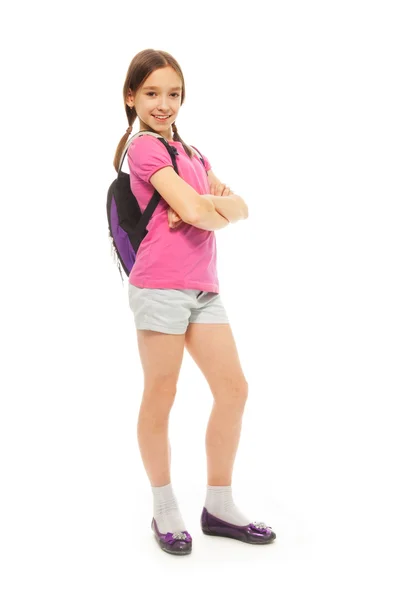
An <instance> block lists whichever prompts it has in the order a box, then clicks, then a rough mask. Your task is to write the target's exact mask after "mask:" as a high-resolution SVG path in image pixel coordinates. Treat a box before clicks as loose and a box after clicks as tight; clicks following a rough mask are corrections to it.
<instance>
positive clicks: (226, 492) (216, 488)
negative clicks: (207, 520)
mask: <svg viewBox="0 0 400 600" xmlns="http://www.w3.org/2000/svg"><path fill="white" fill-rule="evenodd" d="M204 506H205V507H206V509H207V511H208V512H209V513H210V514H212V515H214V517H218V518H219V519H222V520H223V521H227V523H232V525H248V524H249V523H251V519H249V518H248V517H247V516H246V515H244V514H243V513H242V512H240V510H239V509H238V508H237V506H236V505H235V503H234V501H233V498H232V487H231V486H230V485H208V486H207V496H206V501H205V503H204Z"/></svg>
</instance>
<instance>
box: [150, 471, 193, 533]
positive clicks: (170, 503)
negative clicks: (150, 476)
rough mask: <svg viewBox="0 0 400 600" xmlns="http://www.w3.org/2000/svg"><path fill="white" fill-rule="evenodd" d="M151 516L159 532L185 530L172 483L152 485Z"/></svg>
mask: <svg viewBox="0 0 400 600" xmlns="http://www.w3.org/2000/svg"><path fill="white" fill-rule="evenodd" d="M151 489H152V492H153V517H154V518H155V520H156V521H157V527H158V529H159V531H160V533H168V532H170V533H175V532H177V531H186V527H185V523H184V522H183V519H182V516H181V513H180V510H179V506H178V502H177V500H176V498H175V494H174V491H173V489H172V484H171V483H169V484H168V485H163V486H161V487H152V488H151Z"/></svg>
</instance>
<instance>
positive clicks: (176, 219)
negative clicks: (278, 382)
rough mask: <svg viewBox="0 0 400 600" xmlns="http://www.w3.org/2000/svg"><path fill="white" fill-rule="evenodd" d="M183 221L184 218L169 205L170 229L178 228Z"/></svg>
mask: <svg viewBox="0 0 400 600" xmlns="http://www.w3.org/2000/svg"><path fill="white" fill-rule="evenodd" d="M181 223H183V221H182V219H181V218H180V216H179V215H178V213H176V212H175V211H174V209H173V208H171V206H169V207H168V225H169V228H170V229H176V228H177V227H178V226H179V225H180V224H181Z"/></svg>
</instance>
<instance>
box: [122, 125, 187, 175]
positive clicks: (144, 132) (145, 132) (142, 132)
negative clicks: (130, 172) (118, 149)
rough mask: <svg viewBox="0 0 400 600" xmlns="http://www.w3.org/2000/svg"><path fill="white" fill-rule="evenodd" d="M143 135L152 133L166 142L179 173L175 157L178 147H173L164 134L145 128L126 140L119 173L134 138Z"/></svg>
mask: <svg viewBox="0 0 400 600" xmlns="http://www.w3.org/2000/svg"><path fill="white" fill-rule="evenodd" d="M142 135H152V136H153V137H156V138H158V139H159V140H160V142H161V143H162V144H164V146H165V148H166V149H167V152H168V154H169V155H170V157H171V160H172V164H173V166H174V169H175V171H176V172H177V173H178V167H177V164H176V158H175V157H176V154H177V150H176V148H175V147H173V146H170V145H169V144H168V142H167V140H166V139H165V138H163V136H162V135H160V134H158V133H155V132H153V131H145V130H142V131H138V132H137V133H135V134H134V135H132V136H131V137H130V138H129V140H128V141H127V142H126V144H125V146H124V149H123V150H122V154H121V158H120V161H119V167H118V175H119V174H120V172H121V169H122V165H123V162H124V160H125V156H126V154H127V152H128V150H129V146H130V145H131V144H132V142H133V140H135V139H136V138H137V137H141V136H142ZM178 175H179V173H178Z"/></svg>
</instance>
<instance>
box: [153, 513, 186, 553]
mask: <svg viewBox="0 0 400 600" xmlns="http://www.w3.org/2000/svg"><path fill="white" fill-rule="evenodd" d="M151 529H152V530H153V532H154V536H155V538H156V540H157V544H158V545H159V546H160V548H161V550H164V551H165V552H169V554H190V553H191V551H192V536H191V535H190V533H188V532H187V531H179V532H175V533H170V532H169V531H168V533H160V532H159V530H158V527H157V523H156V521H155V519H154V518H153V520H152V522H151Z"/></svg>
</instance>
